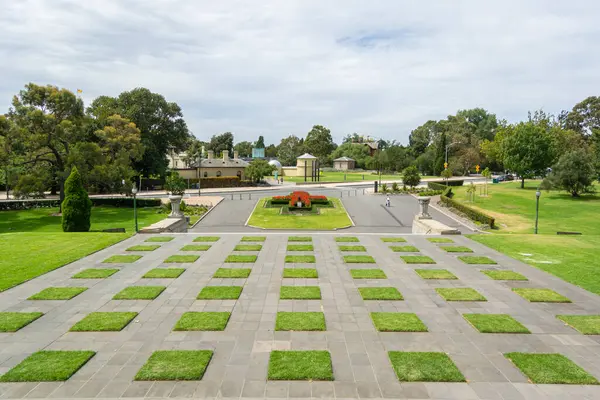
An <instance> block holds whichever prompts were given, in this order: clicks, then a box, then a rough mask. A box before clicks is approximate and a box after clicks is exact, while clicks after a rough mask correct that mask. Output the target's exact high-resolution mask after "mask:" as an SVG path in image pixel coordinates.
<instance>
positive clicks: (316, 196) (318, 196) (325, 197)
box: [310, 195, 327, 201]
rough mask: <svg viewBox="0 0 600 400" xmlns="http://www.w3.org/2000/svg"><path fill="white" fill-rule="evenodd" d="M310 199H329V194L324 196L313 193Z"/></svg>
mask: <svg viewBox="0 0 600 400" xmlns="http://www.w3.org/2000/svg"><path fill="white" fill-rule="evenodd" d="M310 199H311V200H324V201H327V196H323V195H315V196H313V195H311V196H310Z"/></svg>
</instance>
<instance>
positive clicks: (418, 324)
mask: <svg viewBox="0 0 600 400" xmlns="http://www.w3.org/2000/svg"><path fill="white" fill-rule="evenodd" d="M371 319H372V320H373V324H374V325H375V328H376V329H377V330H378V331H379V332H427V327H426V326H425V324H424V323H423V321H421V319H420V318H419V317H417V314H413V313H396V312H372V313H371Z"/></svg>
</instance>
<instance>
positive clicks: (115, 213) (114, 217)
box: [0, 206, 167, 233]
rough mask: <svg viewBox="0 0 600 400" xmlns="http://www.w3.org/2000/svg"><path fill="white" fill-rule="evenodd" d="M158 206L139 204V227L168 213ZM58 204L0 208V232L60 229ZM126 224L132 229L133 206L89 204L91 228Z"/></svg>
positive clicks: (128, 229) (149, 223)
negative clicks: (49, 206) (10, 208)
mask: <svg viewBox="0 0 600 400" xmlns="http://www.w3.org/2000/svg"><path fill="white" fill-rule="evenodd" d="M159 210H160V209H159V208H155V207H149V208H138V210H137V212H138V227H139V229H142V228H144V227H146V226H149V225H152V224H153V223H155V222H158V221H160V220H162V219H165V218H166V217H167V214H164V213H159ZM57 213H58V208H34V209H31V210H18V211H0V233H5V232H11V233H12V232H52V233H58V232H62V222H61V217H60V216H55V215H56V214H57ZM110 228H125V231H126V232H128V233H134V229H135V221H134V219H133V208H128V207H110V206H99V207H93V208H92V226H91V230H92V231H101V230H103V229H110Z"/></svg>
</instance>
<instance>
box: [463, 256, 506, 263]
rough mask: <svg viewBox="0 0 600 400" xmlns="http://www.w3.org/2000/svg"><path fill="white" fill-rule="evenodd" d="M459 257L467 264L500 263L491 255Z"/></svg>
mask: <svg viewBox="0 0 600 400" xmlns="http://www.w3.org/2000/svg"><path fill="white" fill-rule="evenodd" d="M458 259H459V260H460V261H462V262H464V263H465V264H483V265H485V264H489V265H494V264H498V263H497V262H496V261H494V260H492V259H491V258H489V257H483V256H460V257H458Z"/></svg>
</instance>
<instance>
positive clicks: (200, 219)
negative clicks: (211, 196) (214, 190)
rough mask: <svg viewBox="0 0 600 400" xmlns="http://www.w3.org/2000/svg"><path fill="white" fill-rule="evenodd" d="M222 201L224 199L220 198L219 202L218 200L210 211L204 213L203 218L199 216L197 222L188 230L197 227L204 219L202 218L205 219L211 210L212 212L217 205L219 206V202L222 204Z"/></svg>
mask: <svg viewBox="0 0 600 400" xmlns="http://www.w3.org/2000/svg"><path fill="white" fill-rule="evenodd" d="M215 197H216V196H215ZM223 200H225V198H224V197H221V200H219V201H218V202H217V204H215V205H214V206H212V207H211V208H210V210H208V211H207V212H205V213H204V215H203V216H201V217H200V218H198V221H196V222H194V225H192V226H190V227H189V228H188V229H193V228H195V227H196V225H198V224H199V223H200V221H202V220H203V219H204V218H205V217H206V216H207V215H208V214H210V213H211V212H212V210H214V209H215V208H216V207H217V206H218V205H219V204H221V202H222V201H223Z"/></svg>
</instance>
